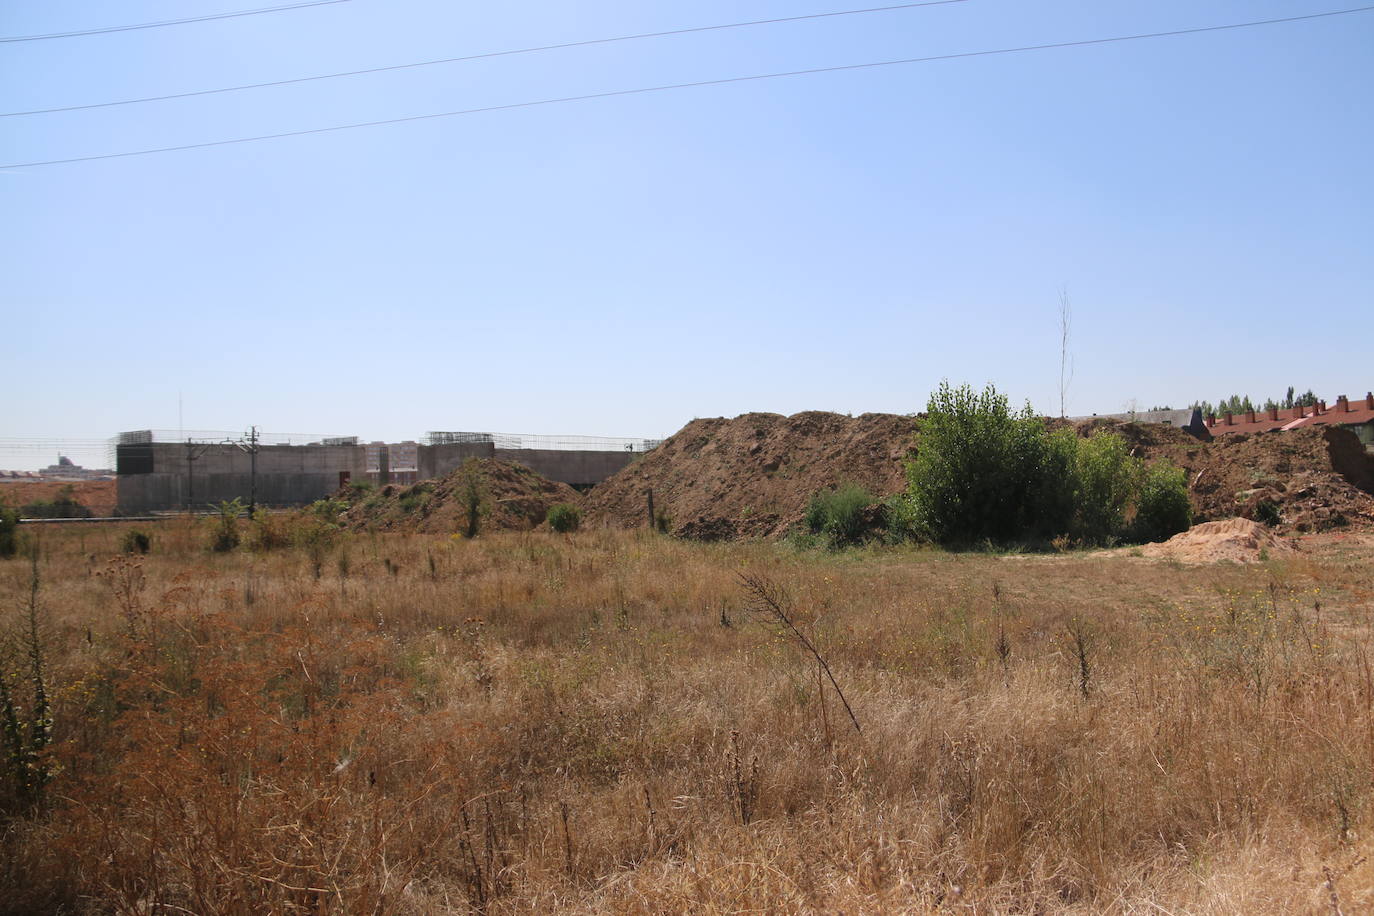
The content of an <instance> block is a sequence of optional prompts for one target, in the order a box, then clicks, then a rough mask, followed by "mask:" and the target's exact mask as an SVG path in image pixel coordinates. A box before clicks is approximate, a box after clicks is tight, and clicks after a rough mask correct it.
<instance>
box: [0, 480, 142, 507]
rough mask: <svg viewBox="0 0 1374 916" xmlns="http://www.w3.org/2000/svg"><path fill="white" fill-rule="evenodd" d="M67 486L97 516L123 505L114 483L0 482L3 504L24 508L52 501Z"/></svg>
mask: <svg viewBox="0 0 1374 916" xmlns="http://www.w3.org/2000/svg"><path fill="white" fill-rule="evenodd" d="M64 487H71V488H72V495H73V496H74V497H75V498H76V501H77V502H79V503H81V505H83V506H85V507H86V508H87V509H90V510H91V512H92V513H93V514H95V515H112V514H113V513H114V508H115V504H116V503H118V502H119V499H118V495H117V493H116V491H115V482H114V480H14V481H0V503H4V504H6V505H10V506H23V505H26V504H28V503H35V502H50V501H52V500H53V499H55V498H56V497H57V494H58V493H60V492H61V491H62V489H63V488H64Z"/></svg>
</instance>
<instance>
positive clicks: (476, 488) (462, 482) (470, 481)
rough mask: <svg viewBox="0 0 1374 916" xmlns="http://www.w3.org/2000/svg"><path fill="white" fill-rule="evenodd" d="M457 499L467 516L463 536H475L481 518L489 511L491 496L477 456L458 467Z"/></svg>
mask: <svg viewBox="0 0 1374 916" xmlns="http://www.w3.org/2000/svg"><path fill="white" fill-rule="evenodd" d="M457 492H458V500H459V503H460V504H461V505H462V507H463V512H464V514H465V515H466V516H467V524H466V527H465V531H464V532H463V533H464V536H465V537H469V538H475V537H477V534H478V532H480V531H481V528H482V519H483V518H484V517H485V516H486V515H487V514H488V513H489V512H490V511H491V498H490V494H489V491H488V487H487V475H486V472H485V471H484V470H483V468H482V462H481V460H480V459H478V458H469V459H468V460H467V461H464V462H463V466H462V467H461V468H460V469H459V477H458V486H457Z"/></svg>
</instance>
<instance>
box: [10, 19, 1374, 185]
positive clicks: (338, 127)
mask: <svg viewBox="0 0 1374 916" xmlns="http://www.w3.org/2000/svg"><path fill="white" fill-rule="evenodd" d="M1371 10H1374V5H1371V6H1357V7H1352V8H1350V9H1344V10H1331V11H1328V12H1324V13H1308V14H1306V15H1302V16H1285V17H1283V18H1279V19H1255V20H1251V21H1249V22H1232V23H1227V24H1225V25H1210V26H1200V27H1197V28H1191V29H1172V30H1169V31H1166V32H1143V33H1140V34H1137V35H1116V36H1112V37H1110V38H1085V39H1080V40H1077V41H1057V42H1051V43H1048V44H1039V45H1022V46H1020V47H1015V48H993V49H990V50H985V51H961V52H959V53H955V54H935V55H931V56H929V57H906V58H901V59H898V60H882V61H871V62H868V63H862V64H839V65H836V66H831V67H811V68H808V69H805V70H786V71H781V72H777V73H758V74H753V75H751V76H730V77H723V78H720V79H711V80H697V81H694V82H690V83H669V84H667V85H662V86H641V87H638V88H635V89H615V90H611V91H609V92H591V93H587V94H586V95H569V96H562V97H559V98H549V99H536V100H533V101H529V102H510V103H507V104H503V105H486V106H483V107H480V108H464V109H459V110H457V111H439V112H432V113H430V114H422V115H409V116H407V117H400V118H385V119H382V120H378V121H359V122H356V123H352V124H335V125H333V126H331V127H312V128H307V129H305V130H288V131H282V132H280V133H274V134H258V135H256V136H252V137H233V138H230V139H228V140H208V141H205V142H202V143H185V144H181V145H179V146H159V147H153V148H150V149H140V150H127V151H125V152H120V153H98V154H96V155H93V156H73V157H71V158H67V159H43V160H36V161H33V162H15V163H10V164H8V165H0V169H21V168H34V167H37V166H41V165H67V164H70V163H74V162H94V161H97V160H102V159H124V158H128V157H131V156H150V155H153V154H156V153H175V152H183V151H185V150H193V149H209V148H211V147H216V146H231V145H233V144H237V143H256V142H258V141H262V140H280V139H283V138H286V137H304V136H309V135H312V134H327V133H334V132H336V131H342V130H356V129H358V128H363V127H381V126H384V125H390V124H406V123H410V122H413V121H431V120H436V119H438V118H454V117H459V116H462V115H474V114H483V113H487V112H494V111H512V110H514V109H518V108H536V107H539V106H543V105H562V104H567V103H570V102H586V101H591V100H593V99H609V98H617V97H620V96H630V95H645V94H648V93H654V92H668V91H670V90H675V89H696V88H700V87H704V86H724V85H728V84H732V83H747V82H757V81H761V80H772V79H782V78H785V77H793V76H808V75H811V74H817V73H840V72H845V71H854V70H872V69H876V68H879V67H895V66H900V65H903V64H922V63H930V62H932V61H941V60H959V59H963V58H971V57H991V56H994V55H998V54H1020V53H1024V52H1029V51H1048V50H1053V49H1058V48H1082V47H1089V46H1092V45H1105V44H1113V43H1116V42H1124V41H1140V40H1143V39H1150V38H1169V37H1173V36H1178V35H1199V34H1203V33H1206V32H1223V31H1227V30H1231V29H1245V28H1253V27H1256V26H1264V25H1279V24H1282V23H1289V22H1302V21H1305V20H1311V19H1325V18H1329V17H1332V16H1347V15H1350V14H1353V13H1364V12H1369V11H1371Z"/></svg>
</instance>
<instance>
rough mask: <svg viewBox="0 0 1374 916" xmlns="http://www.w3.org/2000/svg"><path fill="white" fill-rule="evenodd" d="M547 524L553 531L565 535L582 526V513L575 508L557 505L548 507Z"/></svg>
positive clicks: (561, 504)
mask: <svg viewBox="0 0 1374 916" xmlns="http://www.w3.org/2000/svg"><path fill="white" fill-rule="evenodd" d="M548 522H549V527H550V528H552V529H553V530H554V531H558V532H561V533H564V534H566V533H567V532H569V531H576V530H577V529H578V528H580V527H581V526H582V512H581V511H580V510H579V509H578V508H577V507H576V506H572V505H569V504H567V503H559V504H558V505H556V506H550V507H549V514H548Z"/></svg>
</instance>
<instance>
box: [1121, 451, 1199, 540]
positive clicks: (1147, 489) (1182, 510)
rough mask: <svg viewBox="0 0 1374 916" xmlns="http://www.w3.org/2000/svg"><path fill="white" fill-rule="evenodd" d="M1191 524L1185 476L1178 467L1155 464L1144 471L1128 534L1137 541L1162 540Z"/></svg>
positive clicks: (1190, 509) (1186, 478)
mask: <svg viewBox="0 0 1374 916" xmlns="http://www.w3.org/2000/svg"><path fill="white" fill-rule="evenodd" d="M1192 523H1193V507H1192V504H1191V503H1190V502H1189V501H1188V477H1187V475H1186V474H1185V473H1184V472H1183V470H1182V469H1181V468H1176V467H1174V466H1173V465H1171V464H1169V463H1168V462H1165V461H1156V462H1154V463H1153V464H1151V465H1150V466H1149V467H1148V468H1146V469H1145V473H1144V476H1143V479H1142V481H1141V484H1140V495H1139V496H1138V497H1137V498H1136V510H1135V522H1134V524H1133V525H1132V530H1131V535H1132V537H1133V538H1134V539H1135V540H1137V541H1163V540H1167V539H1169V538H1171V537H1173V536H1174V535H1176V534H1178V533H1179V532H1180V531H1187V530H1188V526H1189V525H1191V524H1192Z"/></svg>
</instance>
